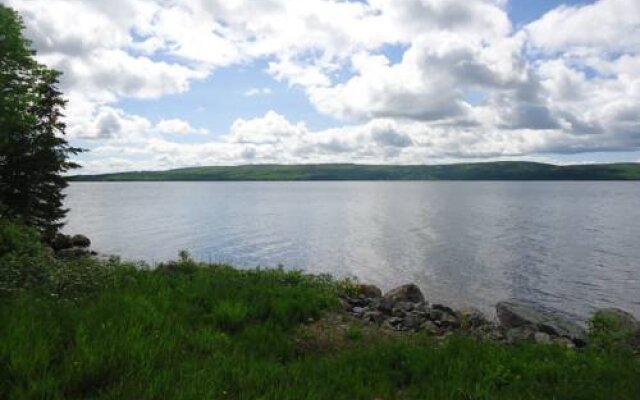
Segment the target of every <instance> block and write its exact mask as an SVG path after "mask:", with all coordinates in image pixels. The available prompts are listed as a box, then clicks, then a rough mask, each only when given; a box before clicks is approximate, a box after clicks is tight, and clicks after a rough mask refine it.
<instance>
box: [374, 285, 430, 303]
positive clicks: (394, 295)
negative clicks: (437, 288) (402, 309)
mask: <svg viewBox="0 0 640 400" xmlns="http://www.w3.org/2000/svg"><path fill="white" fill-rule="evenodd" d="M382 298H383V299H385V300H390V301H392V302H393V303H397V302H399V301H408V302H411V303H421V302H423V301H424V295H423V294H422V292H421V291H420V288H419V287H418V286H416V285H414V284H413V283H410V284H407V285H402V286H399V287H397V288H395V289H393V290H391V291H389V292H387V293H386V294H385V295H384V296H383V297H382Z"/></svg>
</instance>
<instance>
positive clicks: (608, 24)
mask: <svg viewBox="0 0 640 400" xmlns="http://www.w3.org/2000/svg"><path fill="white" fill-rule="evenodd" d="M6 3H8V4H9V5H10V6H12V7H15V8H16V9H17V10H18V11H19V12H20V13H21V15H22V16H23V17H24V20H25V24H26V27H27V34H28V36H29V37H30V38H31V39H32V40H33V43H34V47H35V48H36V49H37V50H38V54H39V57H40V59H41V60H42V61H43V62H46V63H47V64H49V65H51V66H53V67H54V68H57V69H60V70H62V71H63V72H64V75H63V81H62V86H63V87H62V89H63V90H64V91H65V93H66V94H67V96H68V98H69V100H70V103H69V107H68V112H67V117H68V124H69V133H70V136H71V138H72V139H77V138H82V139H85V140H86V139H91V143H95V145H94V149H95V153H94V154H95V156H92V157H93V158H91V159H89V160H88V161H87V163H88V164H87V165H88V166H89V168H92V169H95V170H98V169H109V168H116V167H117V168H129V167H131V168H133V167H134V166H135V165H137V166H138V167H148V168H160V167H162V168H165V167H171V166H187V165H203V164H225V163H226V164H235V163H259V162H285V163H291V162H334V161H340V162H345V161H346V162H389V163H431V162H438V161H443V160H460V159H466V158H500V157H531V156H536V155H540V154H542V156H541V157H544V154H546V153H557V154H565V153H580V152H589V151H620V150H626V151H635V150H640V39H639V38H640V3H639V2H638V1H636V0H598V1H595V2H593V3H592V4H583V5H575V6H559V7H557V8H556V9H553V10H551V11H549V12H548V13H546V14H545V15H543V16H541V17H540V18H539V19H537V20H535V21H533V22H531V23H530V24H528V25H526V26H523V27H521V28H517V29H514V24H513V23H512V21H510V20H509V16H508V13H507V12H506V8H507V7H517V6H518V5H517V4H515V3H513V4H508V2H507V1H506V0H469V1H458V0H406V1H395V0H369V1H367V2H363V1H338V0H305V1H304V2H302V1H289V0H264V1H260V2H255V1H249V0H234V1H228V0H224V1H223V0H172V1H159V0H138V1H135V2H131V1H127V0H93V1H85V2H79V1H72V0H6ZM389 48H393V49H396V51H397V53H398V54H395V55H392V54H390V52H389ZM257 62H260V63H261V65H266V67H265V72H266V73H267V74H269V75H270V76H271V77H272V78H273V79H275V80H277V81H281V82H284V83H285V84H288V85H289V86H292V87H296V88H297V89H299V90H302V92H303V93H305V94H306V96H307V98H308V100H309V102H310V104H311V105H312V106H313V107H314V108H315V109H316V110H317V111H318V113H321V114H324V115H327V116H329V117H330V118H333V119H335V120H336V121H337V122H336V123H335V125H334V127H332V128H330V129H321V130H317V129H316V130H312V129H309V128H308V124H307V123H305V121H297V120H291V119H289V118H287V117H286V115H288V112H287V110H286V109H276V110H271V111H268V112H266V113H264V114H263V115H256V116H254V117H252V118H237V119H236V120H235V122H233V123H232V124H230V126H229V128H228V131H227V132H219V133H218V135H208V136H206V137H205V136H199V135H197V134H202V133H207V132H208V130H207V129H204V128H194V127H193V125H192V124H191V123H190V122H189V121H187V120H185V119H183V118H178V117H180V115H177V116H176V118H170V119H164V120H159V121H158V120H156V119H153V118H152V119H153V121H152V120H150V119H149V118H146V117H142V116H139V115H136V113H135V112H132V111H130V110H127V109H125V108H123V106H121V104H120V102H121V100H122V99H126V98H136V99H141V100H149V99H158V98H161V97H163V96H166V95H171V94H185V93H188V92H189V90H190V88H191V87H192V86H193V85H197V84H198V82H199V81H200V80H202V79H205V78H206V77H207V76H209V74H211V73H212V72H214V71H215V70H216V69H220V68H240V67H244V66H246V65H253V64H254V63H257ZM248 85H252V82H248ZM270 93H271V91H270V89H269V88H268V87H265V86H264V82H260V83H259V84H255V86H253V87H252V86H249V89H247V90H246V91H245V92H244V93H238V94H239V95H241V94H243V95H244V96H248V97H251V96H260V95H268V94H270ZM470 93H479V94H481V96H479V97H478V98H476V99H472V98H470V96H469V94H470ZM175 135H181V136H183V137H184V136H188V137H189V138H190V139H191V140H187V141H186V143H183V142H184V141H183V140H179V141H174V140H177V139H176V138H175ZM100 157H103V158H104V163H103V164H102V166H100V165H101V164H100V159H99V158H100ZM127 160H128V161H127ZM136 169H140V168H136Z"/></svg>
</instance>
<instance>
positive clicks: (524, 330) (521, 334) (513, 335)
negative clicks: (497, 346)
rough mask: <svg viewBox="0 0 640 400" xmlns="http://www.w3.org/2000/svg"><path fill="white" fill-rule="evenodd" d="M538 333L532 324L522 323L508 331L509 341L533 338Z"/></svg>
mask: <svg viewBox="0 0 640 400" xmlns="http://www.w3.org/2000/svg"><path fill="white" fill-rule="evenodd" d="M535 334H536V331H535V329H534V328H533V327H532V326H528V325H522V326H518V327H515V328H511V329H509V330H508V331H507V343H510V344H514V343H520V342H524V341H528V340H532V339H533V338H534V335H535Z"/></svg>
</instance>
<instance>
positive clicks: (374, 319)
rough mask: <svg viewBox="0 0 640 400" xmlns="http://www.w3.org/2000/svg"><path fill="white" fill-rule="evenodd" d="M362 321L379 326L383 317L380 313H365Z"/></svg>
mask: <svg viewBox="0 0 640 400" xmlns="http://www.w3.org/2000/svg"><path fill="white" fill-rule="evenodd" d="M362 319H363V320H365V321H367V322H371V323H374V324H380V323H381V322H382V321H384V315H383V314H382V313H381V312H380V311H366V312H365V313H364V315H363V316H362Z"/></svg>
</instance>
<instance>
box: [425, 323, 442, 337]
mask: <svg viewBox="0 0 640 400" xmlns="http://www.w3.org/2000/svg"><path fill="white" fill-rule="evenodd" d="M420 330H421V331H425V332H427V333H430V334H432V335H436V334H438V333H439V332H440V328H438V326H437V325H436V324H434V323H433V322H431V321H425V322H423V323H422V324H420Z"/></svg>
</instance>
